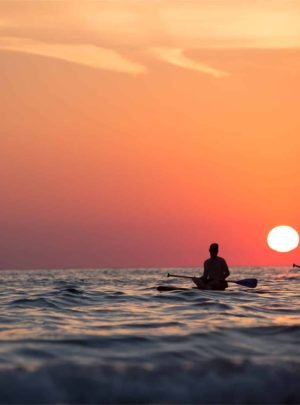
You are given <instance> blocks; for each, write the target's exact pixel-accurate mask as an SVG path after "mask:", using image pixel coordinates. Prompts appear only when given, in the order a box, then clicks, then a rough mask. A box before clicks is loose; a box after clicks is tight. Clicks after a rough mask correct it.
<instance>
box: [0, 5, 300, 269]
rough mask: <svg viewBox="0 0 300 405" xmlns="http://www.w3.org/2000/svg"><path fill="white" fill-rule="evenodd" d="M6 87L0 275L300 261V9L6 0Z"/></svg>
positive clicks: (0, 105)
mask: <svg viewBox="0 0 300 405" xmlns="http://www.w3.org/2000/svg"><path fill="white" fill-rule="evenodd" d="M0 88H1V102H0V117H1V125H0V131H1V137H0V148H1V152H2V153H1V159H0V170H1V173H2V175H1V177H0V187H1V198H0V209H1V230H2V235H1V240H0V267H2V268H11V267H14V268H30V267H34V268H36V267H105V266H106V267H109V266H121V267H128V266H196V265H201V264H202V262H203V260H204V259H205V258H206V256H207V253H208V252H207V249H208V245H209V244H210V243H211V242H214V241H217V242H219V243H220V247H221V251H220V255H222V256H224V257H226V259H227V261H228V263H229V265H239V264H244V265H256V264H257V265H260V264H264V265H273V264H274V265H281V264H282V265H285V264H286V265H289V264H291V263H293V262H297V261H298V262H300V253H299V248H298V249H297V250H295V251H294V252H292V253H288V254H286V253H285V254H283V253H276V252H273V251H271V250H270V249H269V248H268V247H267V245H266V237H267V234H268V231H269V230H270V229H271V228H272V227H273V226H276V225H281V224H286V225H291V226H293V227H295V228H296V229H297V230H298V231H299V230H300V216H299V208H298V207H299V200H300V187H299V176H300V163H299V162H300V158H299V151H300V133H299V131H300V111H299V109H300V3H299V2H298V1H296V0H295V1H290V0H272V2H270V1H267V0H261V1H253V0H249V1H242V0H239V1H238V0H231V1H230V0H220V1H213V2H212V1H209V0H203V1H201V2H199V1H196V0H194V1H193V0H191V1H188V2H186V1H176V0H175V1H169V0H160V1H159V0H157V1H151V2H149V1H146V0H135V1H134V0H122V1H118V0H110V1H109V0H108V1H105V2H102V1H98V2H97V1H76V0H74V1H72V2H69V1H58V2H53V1H29V0H24V1H12V0H9V1H1V2H0Z"/></svg>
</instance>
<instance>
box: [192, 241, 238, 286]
mask: <svg viewBox="0 0 300 405" xmlns="http://www.w3.org/2000/svg"><path fill="white" fill-rule="evenodd" d="M218 252H219V245H218V244H217V243H212V244H211V245H210V247H209V253H210V259H207V260H205V262H204V271H203V275H202V277H194V278H193V281H194V283H195V284H196V285H197V287H198V288H201V289H206V290H225V288H227V287H228V284H227V281H226V278H227V277H228V276H229V274H230V272H229V269H228V266H227V263H226V261H225V260H224V259H223V258H222V257H219V256H218Z"/></svg>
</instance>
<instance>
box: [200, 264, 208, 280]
mask: <svg viewBox="0 0 300 405" xmlns="http://www.w3.org/2000/svg"><path fill="white" fill-rule="evenodd" d="M203 267H204V270H203V275H202V277H201V279H202V280H204V281H207V279H208V268H207V263H206V262H204V265H203Z"/></svg>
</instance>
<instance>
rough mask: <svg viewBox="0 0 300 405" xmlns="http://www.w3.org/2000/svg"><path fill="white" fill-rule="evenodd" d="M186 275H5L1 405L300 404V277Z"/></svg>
mask: <svg viewBox="0 0 300 405" xmlns="http://www.w3.org/2000/svg"><path fill="white" fill-rule="evenodd" d="M169 271H172V272H176V273H177V274H185V275H194V274H197V273H199V271H197V270H196V269H193V268H184V269H182V268H181V269H180V268H177V269H99V270H97V269H91V270H89V269H81V270H78V269H74V270H71V269H69V270H30V271H28V270H7V271H6V270H3V271H1V272H0V286H1V289H0V299H1V313H0V339H1V344H0V364H1V367H0V402H1V403H5V404H16V403H22V404H28V403H30V404H34V403H35V404H49V403H76V404H85V403H91V404H94V403H109V404H110V403H139V404H140V403H168V404H170V403H174V404H177V403H180V404H185V403H195V404H198V403H199V404H201V403H215V404H222V403H224V404H241V403H247V404H258V403H259V404H261V403H269V404H271V403H272V404H275V403H276V404H277V403H278V404H279V403H280V404H292V403H300V389H299V387H298V384H299V379H300V356H299V355H300V270H299V269H298V270H296V269H295V270H293V269H291V268H265V267H264V268H262V267H256V268H254V267H240V268H238V267H236V268H231V273H232V276H231V278H232V279H243V278H249V277H251V278H252V277H256V278H257V279H258V286H257V287H256V288H255V289H250V288H245V287H241V286H238V285H234V284H230V287H229V288H228V289H227V290H226V291H225V292H220V291H200V290H196V289H191V290H188V291H173V292H166V293H159V292H158V291H157V290H156V287H157V286H158V285H177V286H180V287H190V286H192V283H191V282H190V281H189V280H185V279H174V278H167V277H166V274H167V273H168V272H169Z"/></svg>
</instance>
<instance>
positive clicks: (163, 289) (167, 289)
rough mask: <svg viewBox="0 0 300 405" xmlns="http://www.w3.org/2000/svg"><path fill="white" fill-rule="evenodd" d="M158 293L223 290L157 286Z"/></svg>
mask: <svg viewBox="0 0 300 405" xmlns="http://www.w3.org/2000/svg"><path fill="white" fill-rule="evenodd" d="M156 289H157V291H159V292H166V291H190V290H206V291H224V290H225V289H224V288H222V289H221V288H220V289H218V290H217V289H211V288H198V287H193V288H183V287H176V286H168V285H159V286H158V287H157V288H156Z"/></svg>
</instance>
